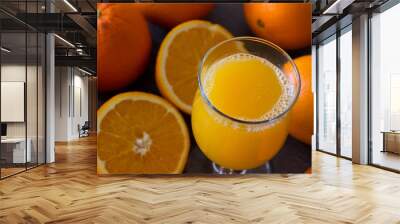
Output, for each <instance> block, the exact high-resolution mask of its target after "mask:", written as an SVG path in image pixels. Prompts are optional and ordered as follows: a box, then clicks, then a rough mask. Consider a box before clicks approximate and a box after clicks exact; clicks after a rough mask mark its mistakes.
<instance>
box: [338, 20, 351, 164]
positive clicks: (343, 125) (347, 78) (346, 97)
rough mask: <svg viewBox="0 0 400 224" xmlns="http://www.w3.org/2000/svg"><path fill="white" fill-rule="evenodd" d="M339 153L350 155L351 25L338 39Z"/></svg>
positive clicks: (345, 155)
mask: <svg viewBox="0 0 400 224" xmlns="http://www.w3.org/2000/svg"><path fill="white" fill-rule="evenodd" d="M339 45H340V155H341V156H344V157H348V158H351V156H352V148H351V141H352V125H351V124H352V96H353V95H352V74H353V72H352V50H351V49H352V35H351V26H349V27H348V28H346V29H345V30H343V32H342V34H341V36H340V40H339Z"/></svg>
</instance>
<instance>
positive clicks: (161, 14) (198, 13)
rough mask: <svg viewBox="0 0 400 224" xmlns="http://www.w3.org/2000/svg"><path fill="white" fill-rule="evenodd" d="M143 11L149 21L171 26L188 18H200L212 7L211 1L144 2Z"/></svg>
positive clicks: (167, 26)
mask: <svg viewBox="0 0 400 224" xmlns="http://www.w3.org/2000/svg"><path fill="white" fill-rule="evenodd" d="M142 5H144V7H143V13H144V15H145V17H146V18H147V19H149V20H150V21H151V22H153V23H155V24H158V25H161V26H163V27H166V28H172V27H174V26H176V25H178V24H180V23H183V22H186V21H188V20H193V19H200V18H202V17H204V16H206V15H207V14H208V13H209V12H210V11H211V10H212V9H213V8H214V4H212V3H145V4H142Z"/></svg>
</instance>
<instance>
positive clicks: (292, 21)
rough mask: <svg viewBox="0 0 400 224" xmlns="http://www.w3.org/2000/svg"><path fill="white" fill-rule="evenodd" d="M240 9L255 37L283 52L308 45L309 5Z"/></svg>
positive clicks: (249, 5) (255, 5)
mask: <svg viewBox="0 0 400 224" xmlns="http://www.w3.org/2000/svg"><path fill="white" fill-rule="evenodd" d="M243 9H244V15H245V17H246V21H247V23H248V24H249V26H250V28H251V30H252V31H253V32H254V33H255V34H256V35H257V36H259V37H261V38H264V39H266V40H269V41H271V42H273V43H275V44H277V45H278V46H280V47H281V48H283V49H286V50H295V49H301V48H304V47H307V46H310V45H311V21H312V20H311V16H312V15H311V4H308V3H245V4H244V6H243Z"/></svg>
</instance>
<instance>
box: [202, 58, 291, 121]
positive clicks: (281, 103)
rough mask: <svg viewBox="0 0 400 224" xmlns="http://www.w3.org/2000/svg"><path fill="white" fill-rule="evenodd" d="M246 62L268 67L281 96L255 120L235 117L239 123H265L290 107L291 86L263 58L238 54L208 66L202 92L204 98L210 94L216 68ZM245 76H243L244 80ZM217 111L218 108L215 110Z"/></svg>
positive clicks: (274, 67)
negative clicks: (271, 71) (278, 86)
mask: <svg viewBox="0 0 400 224" xmlns="http://www.w3.org/2000/svg"><path fill="white" fill-rule="evenodd" d="M246 60H257V61H259V62H261V63H262V64H264V65H265V66H268V67H269V68H271V69H272V70H273V71H274V74H275V75H276V76H277V78H278V80H279V84H280V85H281V89H282V94H281V95H280V97H279V99H278V101H277V102H276V103H275V105H274V106H273V107H272V109H271V110H269V111H267V112H266V113H265V114H263V115H262V116H260V117H258V118H257V119H249V118H244V117H235V118H236V119H238V120H241V121H250V122H255V121H256V122H257V121H266V120H270V119H273V118H275V117H277V116H279V115H280V114H282V113H284V112H285V111H286V110H287V109H288V107H289V105H290V99H291V97H292V96H293V85H292V84H291V83H290V81H289V80H288V79H287V77H286V76H285V75H284V73H283V72H282V71H281V70H280V69H279V68H278V67H276V66H275V65H273V64H272V63H271V62H270V61H268V60H266V59H265V58H261V57H259V56H256V55H252V54H248V53H238V54H233V55H231V56H228V57H226V58H223V59H221V60H219V61H217V62H215V63H214V64H212V65H211V66H210V68H209V69H208V71H207V72H206V74H205V77H204V81H203V82H202V84H203V90H204V93H205V94H206V96H208V95H209V94H210V92H211V91H212V90H213V88H214V80H215V74H216V71H217V69H218V68H220V67H221V66H222V65H224V64H225V63H227V62H232V61H246ZM245 77H246V76H243V78H245ZM238 89H240V86H238ZM217 109H218V108H217ZM226 115H227V116H229V117H231V116H230V115H229V114H226Z"/></svg>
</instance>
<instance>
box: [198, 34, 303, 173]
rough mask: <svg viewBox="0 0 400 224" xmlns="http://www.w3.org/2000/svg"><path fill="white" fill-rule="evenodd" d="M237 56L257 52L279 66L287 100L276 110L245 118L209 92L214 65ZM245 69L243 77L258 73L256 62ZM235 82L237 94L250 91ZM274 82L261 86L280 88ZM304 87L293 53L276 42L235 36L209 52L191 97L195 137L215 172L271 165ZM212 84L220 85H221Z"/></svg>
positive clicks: (273, 64) (283, 139)
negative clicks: (221, 104) (226, 108)
mask: <svg viewBox="0 0 400 224" xmlns="http://www.w3.org/2000/svg"><path fill="white" fill-rule="evenodd" d="M238 55H239V56H240V55H245V56H246V57H249V56H256V58H258V59H260V60H261V59H262V60H263V61H265V62H267V64H268V65H269V66H271V67H273V68H274V69H275V70H274V71H277V73H276V75H279V76H280V77H281V79H280V81H281V82H280V83H279V85H281V88H282V90H283V91H284V92H282V94H283V93H284V94H285V98H284V103H282V105H280V107H279V109H276V110H275V109H274V110H275V111H274V113H272V112H271V114H270V116H266V117H262V118H259V119H243V118H240V117H237V116H235V115H233V114H229V113H226V112H225V111H223V110H222V109H221V108H219V107H218V105H215V103H214V102H213V101H212V100H211V99H210V96H209V94H210V93H209V91H206V89H205V88H206V86H207V83H206V82H207V80H209V76H210V75H212V72H213V68H215V66H213V65H217V64H218V63H221V62H222V61H223V60H224V59H228V58H232V57H235V56H236V57H237V56H238ZM239 58H240V57H239ZM245 70H246V72H244V73H243V74H240V78H241V79H242V80H246V79H247V78H248V77H249V74H251V72H255V71H252V67H249V68H248V69H245ZM241 76H243V77H241ZM246 81H247V82H249V81H251V80H246ZM251 82H253V81H251ZM226 85H233V83H232V82H228V83H226ZM234 85H235V86H231V87H232V88H236V91H237V93H238V94H243V93H245V91H250V89H249V88H248V87H246V89H245V88H242V87H241V85H240V82H239V83H234ZM251 85H252V84H251ZM272 85H274V84H268V85H265V86H261V88H263V89H265V90H268V89H272V88H276V86H275V87H274V86H272ZM275 85H276V83H275ZM300 86H301V84H300V76H299V72H298V70H297V68H296V65H295V64H294V62H293V60H292V59H291V58H290V56H289V55H288V54H287V53H286V52H285V51H284V50H282V49H281V48H280V47H278V46H277V45H275V44H273V43H271V42H268V41H266V40H264V39H260V38H255V37H236V38H232V39H229V40H226V41H223V42H221V43H219V44H217V45H216V46H214V47H212V48H211V49H209V50H208V51H207V52H206V54H205V55H204V57H203V59H202V61H201V63H200V65H199V71H198V87H199V88H198V91H197V93H196V96H195V99H194V102H193V107H192V117H191V119H192V128H193V134H194V137H195V140H196V142H197V144H198V146H199V148H200V149H201V151H202V152H203V153H204V154H205V155H206V156H207V157H208V158H209V159H210V160H211V161H212V162H213V169H214V171H215V172H216V173H218V174H244V173H246V170H249V169H253V168H256V167H259V166H262V165H263V164H266V167H269V164H268V161H269V160H271V159H272V158H273V157H274V156H275V155H276V154H277V153H278V152H279V150H280V149H281V148H282V146H283V145H284V144H285V141H286V138H287V135H288V125H289V122H290V109H291V108H292V106H293V105H294V103H295V102H296V100H297V97H298V95H299V92H300ZM225 87H229V86H224V88H225ZM213 88H218V86H215V87H213ZM254 88H260V85H259V83H257V81H256V80H254ZM235 94H236V93H235ZM231 101H232V100H231ZM265 102H266V101H265ZM282 102H283V101H282ZM230 103H231V105H229V106H230V107H235V106H237V107H239V106H240V103H238V105H236V104H235V101H233V102H230ZM262 106H263V105H262V103H261V104H258V106H255V107H254V108H246V109H249V111H251V110H252V109H254V110H257V109H259V108H256V107H262ZM238 109H240V108H238Z"/></svg>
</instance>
